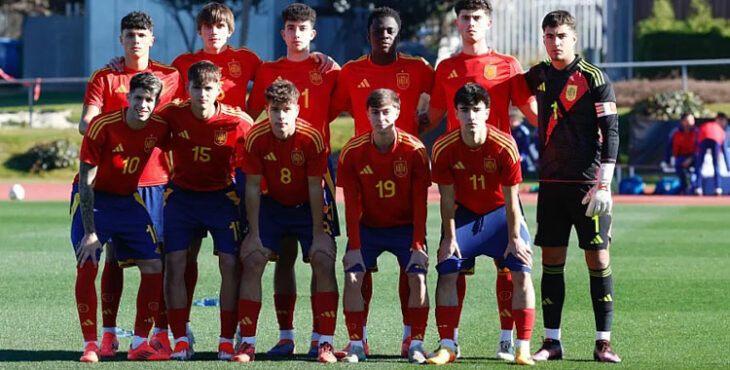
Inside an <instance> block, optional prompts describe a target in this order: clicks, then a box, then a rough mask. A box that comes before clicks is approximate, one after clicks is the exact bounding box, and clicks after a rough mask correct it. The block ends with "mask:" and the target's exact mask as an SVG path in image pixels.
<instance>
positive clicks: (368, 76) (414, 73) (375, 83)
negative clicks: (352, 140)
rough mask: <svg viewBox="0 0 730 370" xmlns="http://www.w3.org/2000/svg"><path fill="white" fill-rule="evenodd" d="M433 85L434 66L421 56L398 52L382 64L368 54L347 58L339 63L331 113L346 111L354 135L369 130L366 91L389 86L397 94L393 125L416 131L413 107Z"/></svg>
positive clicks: (414, 108) (408, 130) (369, 91)
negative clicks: (340, 69) (393, 59)
mask: <svg viewBox="0 0 730 370" xmlns="http://www.w3.org/2000/svg"><path fill="white" fill-rule="evenodd" d="M432 88H433V68H431V66H430V65H429V64H428V62H426V60H424V59H423V58H420V57H412V56H409V55H406V54H402V53H398V58H397V59H396V61H395V62H393V63H391V64H388V65H385V66H381V65H377V64H375V63H373V62H372V61H371V60H370V55H363V56H362V57H360V59H357V60H354V61H351V62H348V63H347V64H345V66H344V67H342V71H340V75H339V77H338V79H337V88H336V89H335V93H334V97H333V99H332V112H331V115H330V116H331V117H332V116H334V115H336V114H339V113H340V112H343V111H348V112H350V114H352V117H353V118H354V119H355V136H358V135H360V134H363V133H365V132H368V131H370V129H371V126H370V121H369V120H368V115H367V107H366V104H365V102H366V101H367V98H368V95H370V93H371V92H373V90H376V89H390V90H393V91H395V92H396V93H397V94H398V97H400V100H401V102H400V117H398V120H397V121H396V122H395V125H396V127H398V128H399V129H401V130H403V131H405V132H407V133H409V134H412V135H418V125H417V123H416V110H417V108H418V100H419V99H420V98H421V94H422V93H426V94H429V93H430V92H431V89H432Z"/></svg>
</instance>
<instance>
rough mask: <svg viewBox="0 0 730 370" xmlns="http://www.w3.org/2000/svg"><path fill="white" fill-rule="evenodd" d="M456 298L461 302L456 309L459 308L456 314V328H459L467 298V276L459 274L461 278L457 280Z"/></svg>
mask: <svg viewBox="0 0 730 370" xmlns="http://www.w3.org/2000/svg"><path fill="white" fill-rule="evenodd" d="M456 296H457V298H458V300H459V303H458V304H457V306H456V307H458V310H457V313H456V327H459V320H461V309H462V308H463V307H464V297H466V275H464V274H459V277H458V278H456Z"/></svg>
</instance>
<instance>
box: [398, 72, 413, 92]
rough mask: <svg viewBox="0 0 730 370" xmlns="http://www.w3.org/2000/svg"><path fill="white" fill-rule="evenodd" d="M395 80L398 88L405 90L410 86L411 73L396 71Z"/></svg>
mask: <svg viewBox="0 0 730 370" xmlns="http://www.w3.org/2000/svg"><path fill="white" fill-rule="evenodd" d="M395 82H396V84H397V85H398V88H399V89H401V90H406V89H408V88H409V87H411V75H410V74H409V73H406V72H401V73H396V74H395Z"/></svg>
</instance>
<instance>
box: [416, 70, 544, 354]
mask: <svg viewBox="0 0 730 370" xmlns="http://www.w3.org/2000/svg"><path fill="white" fill-rule="evenodd" d="M454 105H455V106H456V110H457V118H458V120H459V121H460V124H461V126H460V129H459V130H454V131H451V132H450V133H448V134H446V135H444V136H442V137H441V138H439V139H438V140H437V141H436V143H435V144H434V146H433V154H432V155H433V181H434V182H436V183H437V184H439V192H440V193H441V219H442V232H443V235H442V240H441V245H440V246H439V251H438V261H439V263H438V265H437V267H436V269H437V270H438V272H439V278H438V285H437V287H436V323H437V324H438V328H439V335H440V336H441V348H440V349H439V350H438V351H437V352H436V353H435V354H434V355H433V356H432V357H430V358H429V359H428V362H429V363H434V364H444V363H448V362H453V361H454V359H455V353H454V352H455V343H454V338H453V335H454V329H455V327H456V326H457V324H456V323H458V315H459V309H458V306H457V292H456V280H457V276H458V273H459V271H460V269H461V265H462V263H463V262H464V261H465V260H468V259H471V258H474V257H476V256H479V255H486V256H490V257H492V258H494V259H496V260H497V262H498V266H499V267H500V268H504V267H507V268H509V270H510V271H512V279H513V285H514V292H513V295H512V297H513V298H512V307H513V310H512V315H513V317H514V319H515V324H516V327H517V351H516V356H515V360H516V362H517V363H518V364H522V365H532V364H533V362H532V360H531V359H530V348H529V345H530V336H531V335H532V328H533V325H534V321H535V293H534V291H533V288H532V280H531V279H530V266H531V265H532V260H531V259H532V257H531V256H532V252H531V250H530V245H529V242H530V237H529V234H528V232H527V225H526V224H525V223H524V220H523V217H522V211H521V209H520V204H519V200H518V198H517V192H518V186H519V183H520V182H521V181H522V174H521V172H520V157H519V152H518V151H517V146H516V144H515V142H514V140H513V139H512V138H511V137H510V136H509V135H507V134H504V133H502V132H500V131H499V130H497V129H496V128H495V127H494V126H491V125H489V124H487V123H486V122H487V117H489V95H488V94H487V91H486V90H485V89H484V88H483V87H481V86H479V85H477V84H474V83H468V84H466V85H464V86H463V87H461V88H460V89H459V90H458V91H457V92H456V95H455V96H454Z"/></svg>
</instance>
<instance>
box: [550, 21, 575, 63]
mask: <svg viewBox="0 0 730 370" xmlns="http://www.w3.org/2000/svg"><path fill="white" fill-rule="evenodd" d="M577 41H578V36H577V35H576V34H575V31H573V30H572V29H571V28H570V27H569V26H567V25H565V24H563V25H560V26H558V27H545V30H544V31H543V33H542V42H543V44H545V51H546V52H547V54H548V56H549V57H550V59H552V60H567V59H570V58H572V57H573V55H574V54H575V43H576V42H577Z"/></svg>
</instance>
